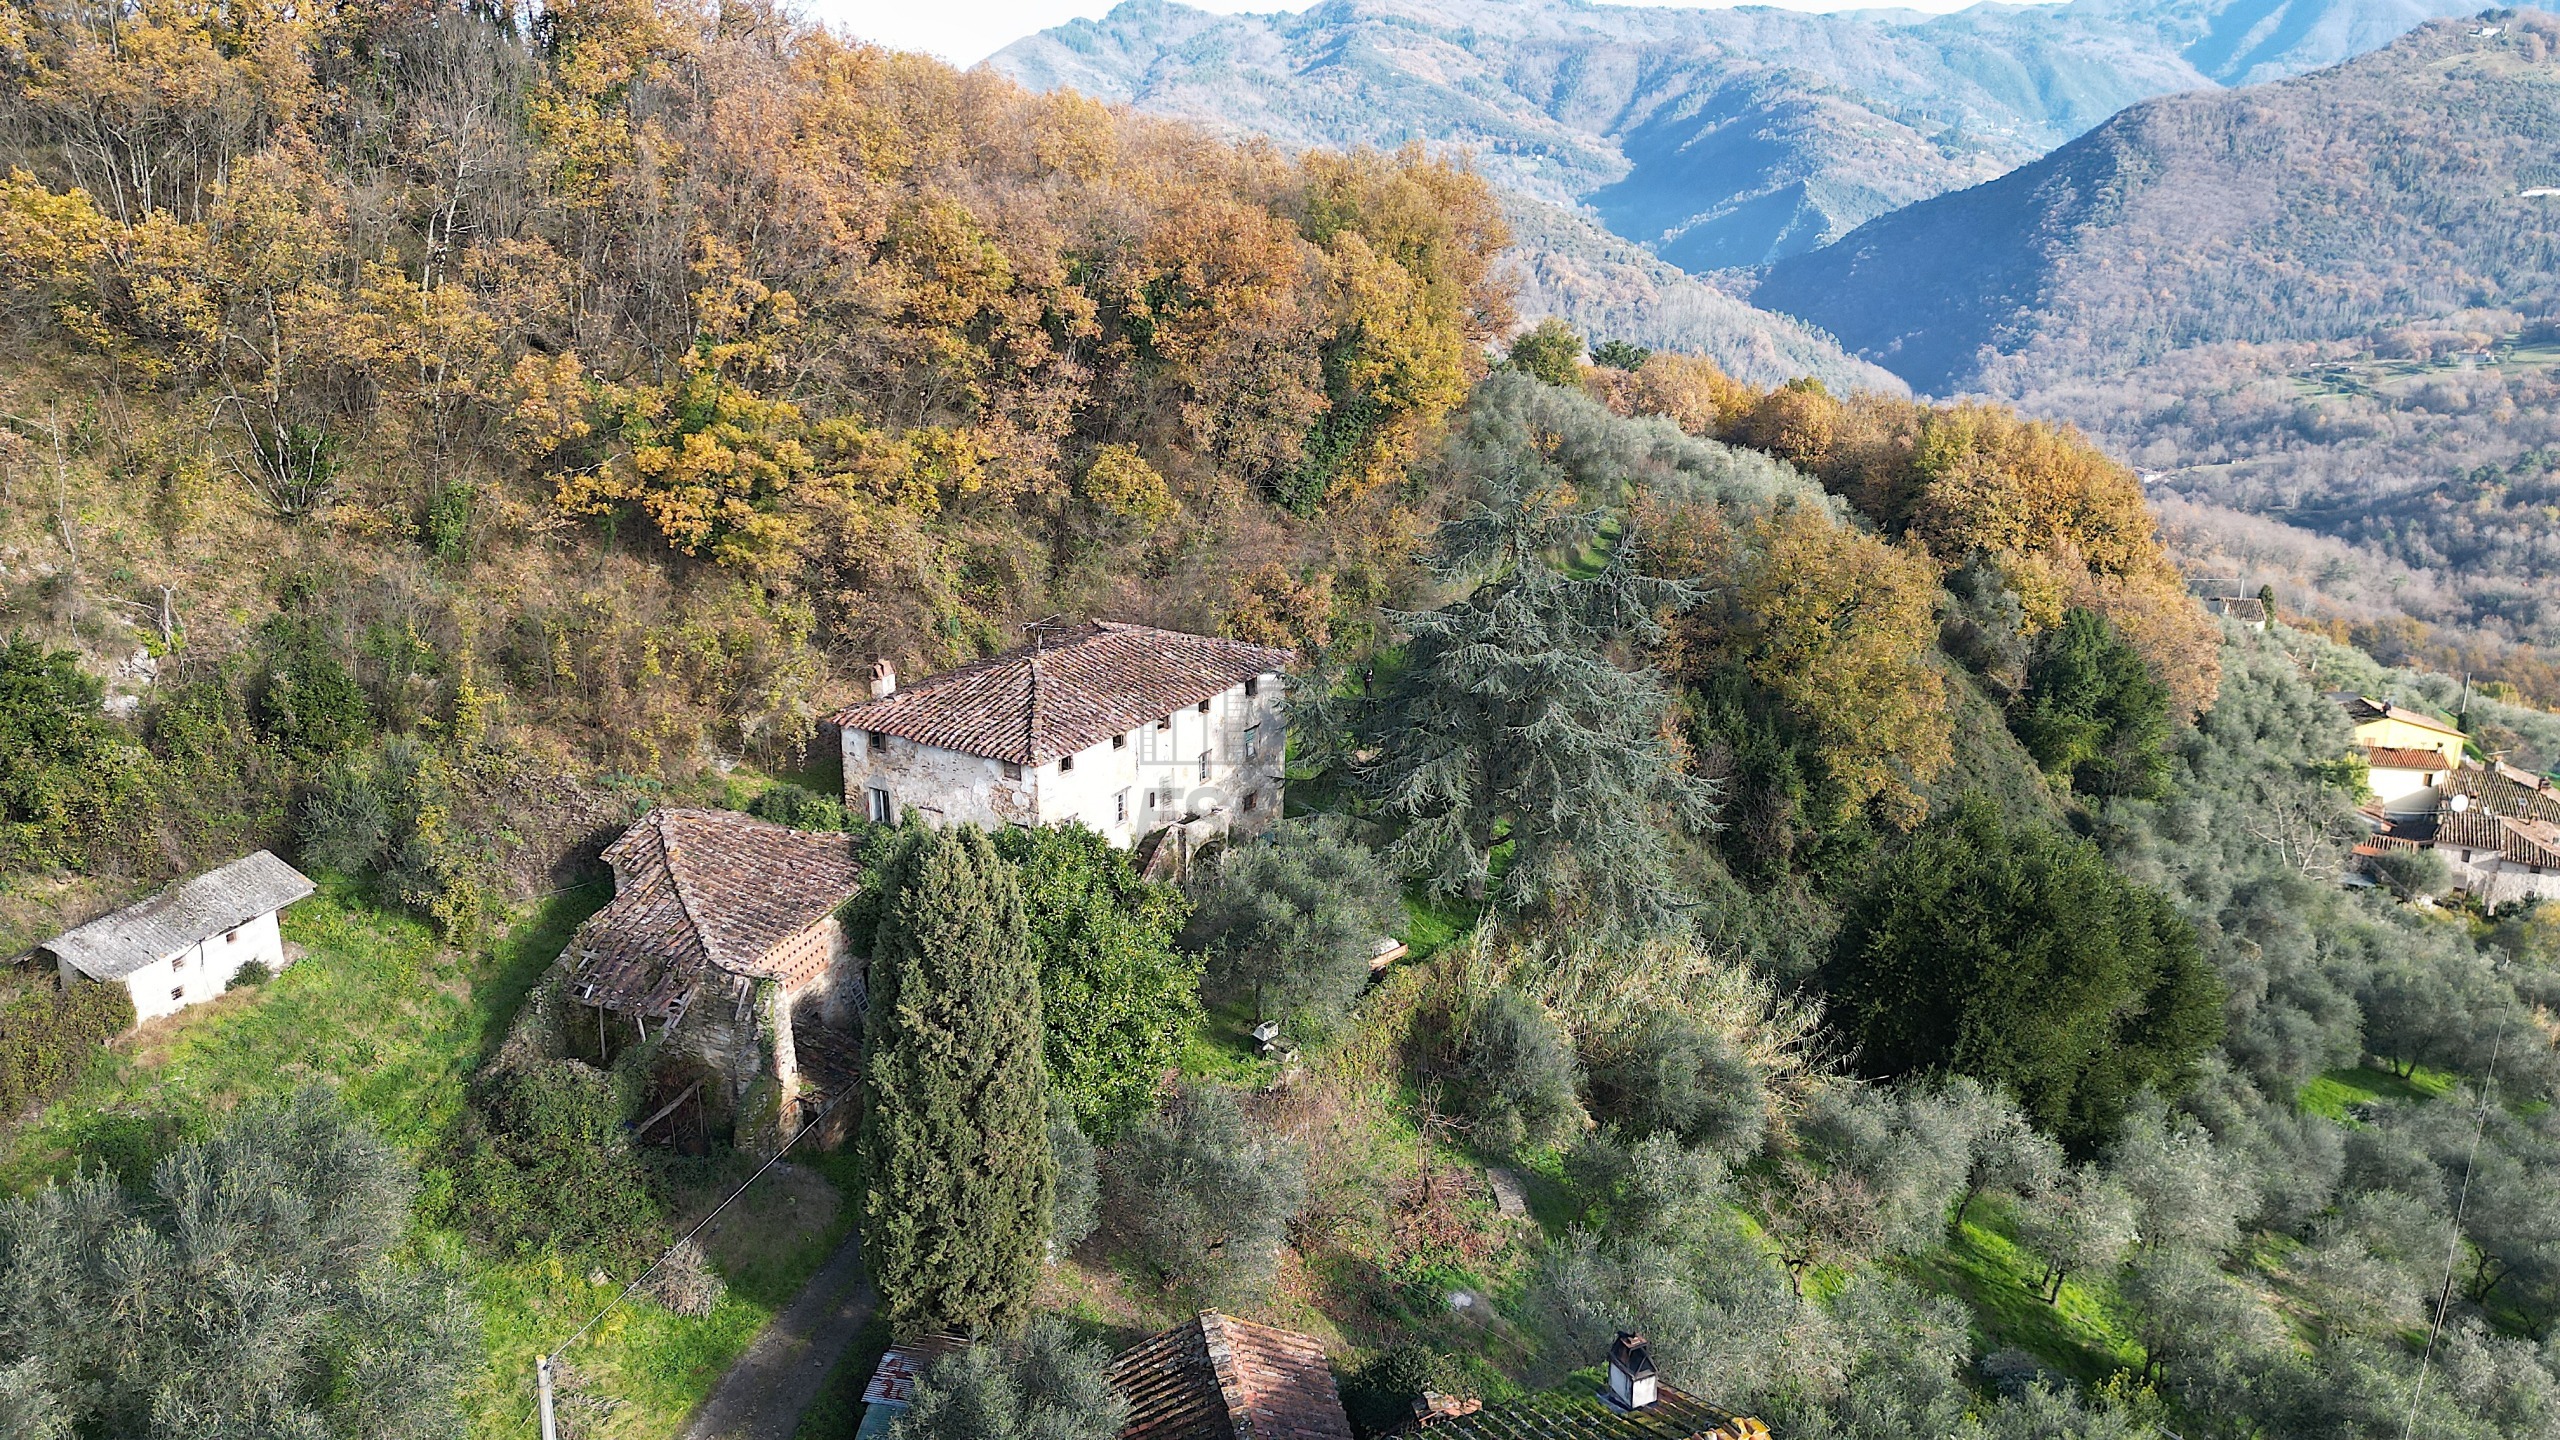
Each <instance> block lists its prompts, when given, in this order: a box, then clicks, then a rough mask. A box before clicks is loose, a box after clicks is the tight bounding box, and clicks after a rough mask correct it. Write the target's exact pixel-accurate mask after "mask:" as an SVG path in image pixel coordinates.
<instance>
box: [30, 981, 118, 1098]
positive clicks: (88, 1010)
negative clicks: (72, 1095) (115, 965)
mask: <svg viewBox="0 0 2560 1440" xmlns="http://www.w3.org/2000/svg"><path fill="white" fill-rule="evenodd" d="M133 1023H134V1013H133V996H132V994H131V993H129V992H128V991H127V990H126V989H125V988H124V987H123V986H122V985H101V984H98V983H95V982H93V981H87V980H79V981H74V982H72V983H71V984H69V985H67V986H64V987H62V988H61V989H59V990H56V989H53V988H52V987H50V986H44V987H39V988H37V989H33V990H29V991H26V992H24V993H22V994H20V995H18V996H17V997H16V998H14V999H12V1000H10V1001H8V1002H7V1003H6V1004H0V1122H5V1121H8V1120H12V1119H15V1118H16V1117H17V1116H18V1115H19V1114H20V1113H22V1112H23V1111H25V1110H26V1108H27V1107H28V1106H29V1105H32V1104H34V1103H35V1102H36V1101H38V1100H41V1099H43V1098H44V1097H46V1096H48V1095H50V1094H52V1093H53V1091H54V1088H55V1087H56V1086H59V1085H61V1084H62V1083H63V1082H64V1081H66V1080H69V1079H70V1078H71V1077H72V1076H74V1075H76V1074H78V1073H79V1072H80V1069H81V1067H82V1066H84V1065H86V1064H88V1063H89V1057H90V1055H92V1054H93V1053H95V1052H96V1051H97V1049H98V1047H99V1046H101V1045H104V1044H106V1043H107V1042H108V1041H110V1040H113V1039H114V1038H116V1037H117V1036H119V1035H121V1034H123V1033H124V1032H126V1031H127V1030H130V1029H132V1028H133Z"/></svg>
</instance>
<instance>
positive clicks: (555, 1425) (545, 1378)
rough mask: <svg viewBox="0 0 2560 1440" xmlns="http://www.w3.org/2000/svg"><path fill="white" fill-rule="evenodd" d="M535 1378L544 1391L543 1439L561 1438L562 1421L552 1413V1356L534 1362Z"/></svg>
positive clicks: (535, 1381) (558, 1439)
mask: <svg viewBox="0 0 2560 1440" xmlns="http://www.w3.org/2000/svg"><path fill="white" fill-rule="evenodd" d="M533 1380H534V1385H535V1387H536V1388H537V1389H539V1390H540V1391H541V1392H542V1440H560V1423H559V1421H558V1420H556V1419H554V1418H553V1417H552V1414H551V1357H550V1356H548V1355H545V1356H543V1357H542V1358H541V1359H539V1360H536V1361H534V1362H533Z"/></svg>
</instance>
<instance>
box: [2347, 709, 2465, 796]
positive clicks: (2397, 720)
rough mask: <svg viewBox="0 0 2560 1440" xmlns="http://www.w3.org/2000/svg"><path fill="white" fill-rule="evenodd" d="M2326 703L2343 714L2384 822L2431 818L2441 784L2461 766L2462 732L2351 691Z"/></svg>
mask: <svg viewBox="0 0 2560 1440" xmlns="http://www.w3.org/2000/svg"><path fill="white" fill-rule="evenodd" d="M2329 698H2330V699H2331V700H2334V701H2336V702H2337V704H2338V707H2339V708H2340V709H2342V710H2344V711H2346V712H2347V723H2348V724H2349V725H2351V726H2353V727H2354V728H2355V737H2356V748H2357V749H2358V750H2359V751H2360V752H2362V754H2363V755H2364V761H2365V788H2366V789H2368V790H2370V791H2372V792H2373V797H2374V799H2375V800H2376V801H2378V802H2380V806H2381V809H2382V813H2383V814H2384V815H2386V816H2407V815H2420V814H2429V813H2432V812H2433V811H2434V810H2435V808H2436V806H2437V803H2438V801H2439V800H2440V799H2441V795H2440V794H2439V791H2440V789H2441V787H2442V786H2443V784H2444V781H2445V778H2446V777H2447V776H2449V775H2451V774H2452V773H2453V772H2454V771H2455V770H2458V769H2460V768H2461V766H2462V745H2463V734H2462V732H2461V731H2460V730H2457V729H2455V728H2454V727H2453V726H2451V725H2449V724H2447V723H2445V722H2444V721H2442V720H2438V719H2436V718H2435V717H2434V716H2432V715H2424V714H2421V713H2419V712H2418V711H2415V710H2411V709H2409V708H2407V707H2405V706H2402V705H2397V704H2394V703H2392V702H2391V701H2389V700H2377V699H2375V698H2373V697H2372V696H2370V695H2359V694H2357V693H2355V692H2354V691H2352V690H2340V691H2336V692H2333V693H2332V694H2331V695H2330V696H2329Z"/></svg>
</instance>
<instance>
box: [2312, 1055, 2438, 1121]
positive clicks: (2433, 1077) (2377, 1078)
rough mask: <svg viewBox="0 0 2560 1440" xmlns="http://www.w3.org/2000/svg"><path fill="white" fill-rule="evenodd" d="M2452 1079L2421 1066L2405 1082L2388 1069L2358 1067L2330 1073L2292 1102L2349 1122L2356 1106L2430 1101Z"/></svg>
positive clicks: (2314, 1111)
mask: <svg viewBox="0 0 2560 1440" xmlns="http://www.w3.org/2000/svg"><path fill="white" fill-rule="evenodd" d="M2453 1085H2454V1077H2453V1076H2451V1075H2448V1074H2446V1073H2445V1072H2443V1071H2441V1070H2430V1069H2428V1068H2427V1067H2425V1066H2424V1065H2421V1066H2419V1067H2418V1068H2417V1072H2416V1073H2415V1074H2414V1075H2412V1076H2410V1077H2409V1078H2408V1079H2406V1080H2404V1079H2402V1078H2400V1077H2399V1076H2397V1075H2394V1074H2392V1073H2391V1072H2390V1071H2388V1070H2383V1069H2378V1068H2376V1067H2374V1066H2371V1065H2359V1066H2357V1067H2355V1068H2354V1069H2352V1070H2331V1071H2329V1072H2328V1073H2326V1074H2324V1075H2321V1076H2319V1077H2317V1078H2315V1079H2313V1080H2312V1081H2310V1082H2309V1083H2308V1084H2305V1085H2304V1086H2303V1087H2302V1089H2301V1090H2300V1091H2298V1092H2296V1093H2295V1095H2294V1103H2295V1104H2297V1105H2299V1106H2301V1107H2302V1108H2303V1109H2304V1110H2306V1111H2309V1112H2310V1113H2311V1114H2314V1115H2320V1116H2325V1117H2327V1118H2328V1119H2331V1120H2336V1121H2339V1122H2341V1123H2348V1119H2349V1116H2348V1112H2349V1111H2350V1110H2351V1109H2352V1108H2353V1107H2355V1106H2359V1105H2385V1104H2392V1103H2406V1102H2409V1101H2413V1100H2432V1099H2435V1098H2436V1097H2437V1096H2440V1095H2443V1094H2445V1093H2447V1092H2448V1091H2450V1090H2452V1089H2453Z"/></svg>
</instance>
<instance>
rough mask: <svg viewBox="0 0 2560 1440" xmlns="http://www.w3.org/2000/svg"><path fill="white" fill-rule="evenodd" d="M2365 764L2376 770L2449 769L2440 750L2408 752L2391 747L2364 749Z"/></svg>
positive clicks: (2381, 746) (2380, 746)
mask: <svg viewBox="0 0 2560 1440" xmlns="http://www.w3.org/2000/svg"><path fill="white" fill-rule="evenodd" d="M2365 763H2366V764H2367V765H2368V766H2371V767H2372V768H2373V769H2376V770H2443V769H2447V768H2450V767H2449V766H2448V764H2447V762H2446V760H2445V758H2444V752H2443V751H2441V750H2409V749H2403V748H2399V747H2396V746H2391V745H2371V746H2367V747H2366V749H2365Z"/></svg>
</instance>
